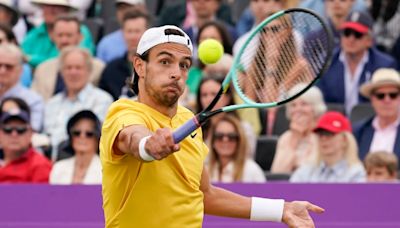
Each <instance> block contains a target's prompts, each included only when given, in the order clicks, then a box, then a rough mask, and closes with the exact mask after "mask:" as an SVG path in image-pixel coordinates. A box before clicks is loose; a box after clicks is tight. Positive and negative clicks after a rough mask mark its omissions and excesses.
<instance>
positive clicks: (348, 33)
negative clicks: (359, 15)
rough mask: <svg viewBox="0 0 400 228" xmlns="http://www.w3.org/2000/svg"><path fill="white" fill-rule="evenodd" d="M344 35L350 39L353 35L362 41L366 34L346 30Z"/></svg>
mask: <svg viewBox="0 0 400 228" xmlns="http://www.w3.org/2000/svg"><path fill="white" fill-rule="evenodd" d="M342 33H343V35H344V36H345V37H350V36H351V35H353V36H354V37H355V38H356V39H361V37H363V36H364V35H365V34H364V33H361V32H357V31H355V30H353V29H345V30H343V32H342Z"/></svg>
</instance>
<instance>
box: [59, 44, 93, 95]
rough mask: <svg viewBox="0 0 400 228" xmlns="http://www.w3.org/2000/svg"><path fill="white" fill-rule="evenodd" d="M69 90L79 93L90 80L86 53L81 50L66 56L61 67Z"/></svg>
mask: <svg viewBox="0 0 400 228" xmlns="http://www.w3.org/2000/svg"><path fill="white" fill-rule="evenodd" d="M61 73H62V76H63V78H64V82H65V86H66V88H67V91H72V92H74V93H78V92H79V91H80V90H82V89H83V87H85V85H86V84H87V83H88V81H89V74H90V71H89V69H88V66H87V64H86V59H85V55H84V54H83V53H81V52H80V51H73V52H70V53H69V54H68V55H67V56H66V57H65V58H64V64H63V65H62V69H61Z"/></svg>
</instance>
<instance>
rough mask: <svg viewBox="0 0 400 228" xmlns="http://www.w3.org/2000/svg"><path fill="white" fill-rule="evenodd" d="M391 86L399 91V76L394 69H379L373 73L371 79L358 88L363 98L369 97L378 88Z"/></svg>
mask: <svg viewBox="0 0 400 228" xmlns="http://www.w3.org/2000/svg"><path fill="white" fill-rule="evenodd" d="M386 85H393V86H397V87H399V89H400V75H399V73H398V72H397V71H396V70H394V69H389V68H381V69H378V70H376V71H375V72H374V74H373V75H372V79H371V81H369V82H366V83H364V84H363V85H362V86H361V88H360V93H361V94H362V95H363V96H364V97H370V96H371V92H372V91H373V90H375V89H377V88H378V87H382V86H386Z"/></svg>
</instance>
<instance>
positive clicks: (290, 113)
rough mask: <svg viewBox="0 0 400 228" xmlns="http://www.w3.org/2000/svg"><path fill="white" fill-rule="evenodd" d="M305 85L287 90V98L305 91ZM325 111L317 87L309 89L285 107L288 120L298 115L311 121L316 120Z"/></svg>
mask: <svg viewBox="0 0 400 228" xmlns="http://www.w3.org/2000/svg"><path fill="white" fill-rule="evenodd" d="M307 86H308V85H307V84H298V85H296V86H294V87H292V88H291V89H290V90H289V93H288V94H289V95H288V96H289V97H292V96H294V95H295V94H298V93H299V92H300V91H301V90H303V89H305V88H306V87H307ZM325 111H326V105H325V102H324V98H323V96H322V93H321V90H319V89H318V87H315V86H313V87H311V88H310V89H308V90H307V91H306V92H305V93H303V94H302V95H301V96H300V97H298V98H296V99H295V100H293V101H291V102H289V103H288V104H287V105H286V117H287V118H288V119H289V120H290V119H292V118H296V116H298V115H309V116H312V119H314V120H318V118H319V117H320V116H321V115H322V114H324V113H325Z"/></svg>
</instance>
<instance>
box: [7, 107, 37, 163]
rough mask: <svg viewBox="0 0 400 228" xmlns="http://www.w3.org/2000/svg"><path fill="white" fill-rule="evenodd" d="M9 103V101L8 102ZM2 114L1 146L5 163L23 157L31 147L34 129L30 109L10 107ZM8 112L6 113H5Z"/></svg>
mask: <svg viewBox="0 0 400 228" xmlns="http://www.w3.org/2000/svg"><path fill="white" fill-rule="evenodd" d="M6 102H7V101H6ZM4 104H5V102H3V103H2V112H1V114H0V128H1V130H0V145H1V146H2V147H3V151H4V158H5V161H6V162H7V161H11V160H14V159H17V158H19V157H21V156H22V155H23V154H25V152H26V151H27V150H28V148H29V147H30V145H31V138H32V134H33V131H32V128H31V125H30V112H29V107H28V105H27V104H26V103H24V104H23V105H22V106H21V107H8V108H9V109H5V108H4V109H3V107H4ZM3 110H6V111H3Z"/></svg>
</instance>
